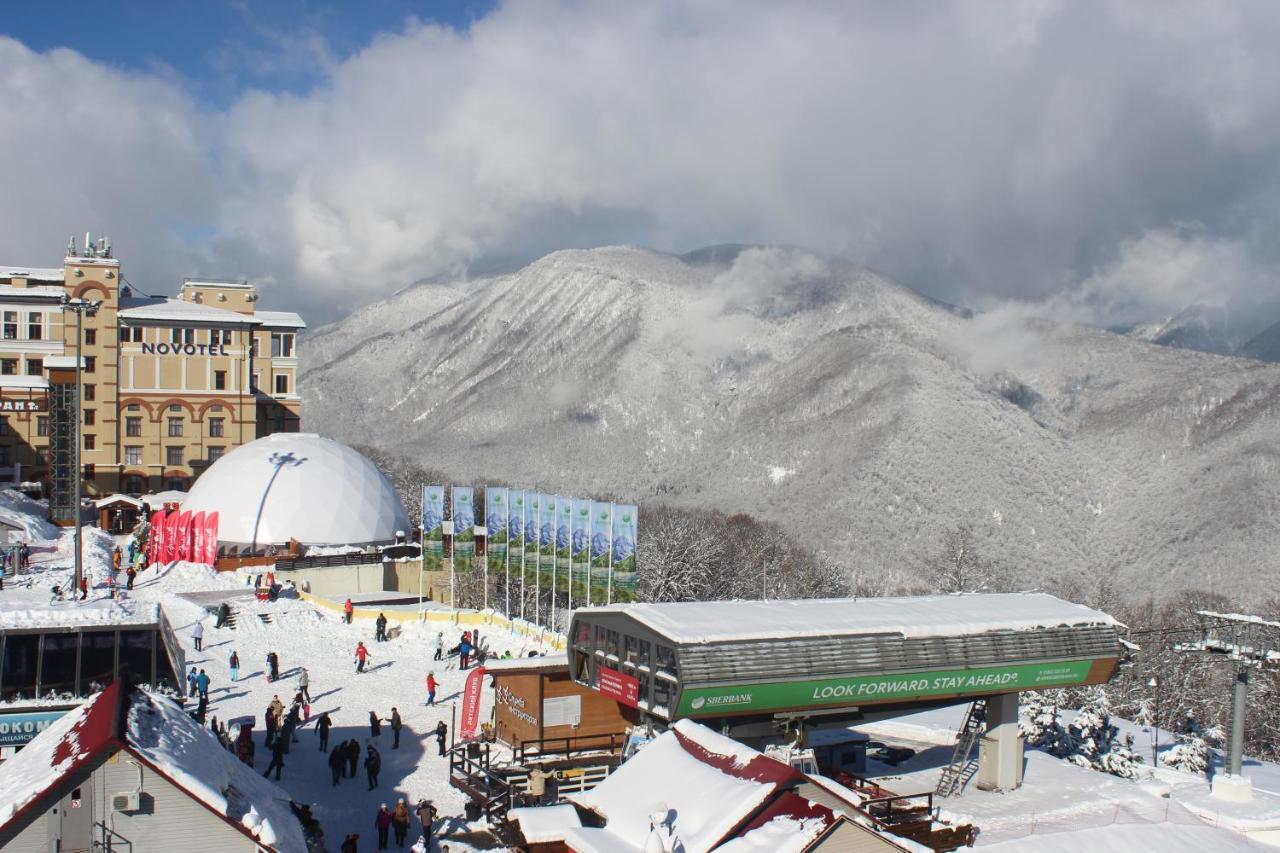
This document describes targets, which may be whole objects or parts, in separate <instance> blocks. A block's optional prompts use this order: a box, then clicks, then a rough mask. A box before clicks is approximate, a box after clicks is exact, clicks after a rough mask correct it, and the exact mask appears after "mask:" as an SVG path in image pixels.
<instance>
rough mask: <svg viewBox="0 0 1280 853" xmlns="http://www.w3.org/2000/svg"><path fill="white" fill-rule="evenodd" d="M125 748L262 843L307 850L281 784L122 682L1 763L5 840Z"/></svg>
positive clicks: (172, 706)
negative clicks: (66, 790) (129, 689)
mask: <svg viewBox="0 0 1280 853" xmlns="http://www.w3.org/2000/svg"><path fill="white" fill-rule="evenodd" d="M121 749H123V750H125V751H127V752H129V753H130V754H132V755H133V756H134V757H135V758H137V759H138V760H139V761H141V762H142V763H144V764H146V765H147V766H148V767H150V768H151V769H152V770H153V771H155V772H156V773H157V774H159V775H161V776H163V777H165V778H166V779H167V780H168V781H169V782H171V783H172V784H174V785H175V786H177V787H178V788H180V789H182V790H183V791H185V792H186V793H187V794H188V795H189V796H191V797H192V799H194V800H196V801H198V802H199V803H201V804H202V805H204V806H205V807H206V808H208V809H209V810H210V811H211V812H213V813H214V814H216V815H217V816H218V817H220V818H222V819H223V820H225V821H226V822H227V823H228V824H229V825H230V826H233V827H235V829H236V830H237V831H239V832H243V833H244V834H245V835H246V836H249V837H250V838H251V839H252V840H253V842H255V843H256V844H258V845H261V846H263V847H266V848H269V849H271V850H274V851H278V853H306V850H307V846H306V840H305V838H304V836H303V832H302V826H301V824H299V823H298V820H297V818H296V817H295V816H294V814H293V810H292V809H291V808H290V805H289V802H290V801H289V796H288V794H287V793H286V792H285V791H284V790H283V789H282V788H280V787H279V786H277V785H275V784H274V783H272V782H270V781H268V780H266V779H264V778H262V777H260V776H259V775H258V774H257V773H255V772H254V771H253V770H252V769H250V768H249V767H247V766H246V765H244V764H242V763H240V761H239V760H237V759H236V757H235V755H234V754H232V753H230V752H228V751H227V750H225V749H223V748H222V746H221V745H220V744H219V743H218V741H217V739H216V738H214V736H213V735H212V734H211V733H210V732H209V731H208V730H207V729H206V728H205V727H204V726H202V725H200V724H199V723H197V722H196V721H195V720H193V719H191V717H189V716H188V715H187V714H186V713H184V712H183V710H182V709H181V708H180V707H179V706H178V705H177V704H176V703H174V702H172V701H171V700H169V699H165V698H161V697H156V696H151V695H150V694H148V693H146V692H145V691H142V690H136V689H135V690H131V691H126V689H125V688H124V686H123V684H122V683H121V682H115V683H114V684H112V685H111V686H110V687H108V688H107V689H106V690H104V691H102V692H101V693H99V694H97V695H96V696H95V697H93V698H91V699H89V700H88V701H86V702H85V703H84V704H83V705H81V706H80V707H79V708H76V709H75V710H72V711H70V712H68V713H67V714H66V715H65V716H63V717H61V718H60V719H58V720H56V721H55V722H53V723H52V724H50V725H49V727H48V728H47V729H45V730H44V731H43V732H41V733H40V734H39V735H37V736H36V737H35V739H34V740H32V741H31V743H29V744H27V746H26V747H24V748H23V749H22V750H21V751H19V752H18V754H17V755H16V756H14V757H13V758H12V759H10V760H9V761H6V762H5V763H4V764H3V765H0V844H3V843H6V842H7V841H8V840H10V839H12V838H13V837H14V836H16V835H17V834H18V833H20V832H21V831H22V830H23V829H25V828H26V826H28V825H29V824H30V823H31V821H33V820H34V819H35V818H37V817H38V816H39V815H40V814H43V813H44V811H45V810H47V809H48V808H51V807H52V806H54V805H55V804H56V802H57V800H58V798H59V797H61V796H62V794H63V792H64V790H65V789H66V788H67V787H68V786H74V785H77V784H79V783H80V782H81V781H82V780H83V779H84V778H86V777H87V776H88V775H89V774H90V773H92V772H93V770H94V769H95V768H96V767H98V766H99V765H101V763H102V762H103V761H105V760H106V759H107V758H108V757H110V756H111V755H112V754H114V753H115V752H117V751H119V750H121Z"/></svg>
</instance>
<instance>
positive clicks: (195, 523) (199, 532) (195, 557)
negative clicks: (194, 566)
mask: <svg viewBox="0 0 1280 853" xmlns="http://www.w3.org/2000/svg"><path fill="white" fill-rule="evenodd" d="M187 559H188V560H190V561H191V562H193V563H203V562H204V513H203V512H197V513H195V514H194V515H192V516H191V554H190V555H188V557H187Z"/></svg>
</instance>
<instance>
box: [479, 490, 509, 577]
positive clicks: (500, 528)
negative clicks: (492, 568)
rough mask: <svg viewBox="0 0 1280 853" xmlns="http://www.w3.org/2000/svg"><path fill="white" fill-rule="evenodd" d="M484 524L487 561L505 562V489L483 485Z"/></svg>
mask: <svg viewBox="0 0 1280 853" xmlns="http://www.w3.org/2000/svg"><path fill="white" fill-rule="evenodd" d="M484 525H485V529H486V530H488V532H489V535H488V537H487V538H488V540H489V541H488V546H489V550H488V552H487V553H488V555H489V561H490V562H493V561H494V560H496V561H497V562H499V563H505V562H506V559H507V490H506V489H504V488H501V487H499V486H485V489H484Z"/></svg>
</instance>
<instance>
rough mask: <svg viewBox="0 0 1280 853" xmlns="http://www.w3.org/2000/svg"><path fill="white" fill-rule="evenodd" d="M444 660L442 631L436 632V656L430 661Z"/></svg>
mask: <svg viewBox="0 0 1280 853" xmlns="http://www.w3.org/2000/svg"><path fill="white" fill-rule="evenodd" d="M443 659H444V631H437V632H436V656H435V657H434V658H432V660H443Z"/></svg>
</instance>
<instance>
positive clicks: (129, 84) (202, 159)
mask: <svg viewBox="0 0 1280 853" xmlns="http://www.w3.org/2000/svg"><path fill="white" fill-rule="evenodd" d="M1278 36H1280V6H1276V5H1274V4H1263V3H1259V4H1247V3H1246V4H1239V3H1228V4H1212V3H1185V4H1183V3H1166V2H1150V3H1138V2H1127V0H1125V2H1120V0H1117V2H1114V3H1105V2H1099V3H1087V4H1086V3H1060V2H1028V3H1024V4H1004V5H994V6H993V5H992V4H989V3H980V2H973V3H952V4H941V3H928V4H914V3H898V4H879V3H865V4H862V3H850V4H828V3H788V4H777V3H766V2H758V3H748V2H745V0H744V2H722V3H715V2H713V3H703V4H683V3H675V2H670V3H662V2H659V3H588V4H584V3H576V2H567V0H566V2H522V3H514V4H510V5H506V6H503V7H501V8H499V9H498V10H496V11H495V12H494V13H492V14H491V15H490V16H488V17H487V18H485V19H483V20H481V21H479V22H478V23H476V24H475V25H474V26H473V27H472V28H471V29H470V30H469V31H467V32H464V33H458V32H454V31H451V30H448V29H443V28H437V27H429V26H421V25H417V24H411V25H410V27H409V28H408V29H407V30H406V31H404V32H402V33H398V34H388V35H384V36H382V37H379V38H378V39H376V40H374V41H373V42H372V43H371V44H370V45H368V47H367V48H366V49H364V50H363V51H361V52H359V53H357V54H355V55H353V56H351V57H348V58H346V59H342V60H334V59H332V58H331V57H327V56H326V58H325V63H324V65H325V68H326V69H328V77H327V81H326V83H325V85H323V86H321V87H319V88H317V89H316V90H314V91H312V92H310V93H308V94H306V95H301V96H298V95H282V94H273V93H267V92H252V93H246V94H244V95H243V96H242V97H240V98H239V100H237V101H236V102H235V103H234V104H232V105H231V106H230V107H229V108H228V109H226V110H223V111H211V110H209V109H201V108H199V107H197V106H195V105H194V104H193V102H192V101H191V100H190V98H189V97H188V96H187V95H186V94H185V93H184V91H183V90H182V89H181V88H180V84H179V83H177V82H174V81H171V80H166V79H160V78H150V77H144V76H138V75H125V74H121V73H119V72H116V71H112V70H109V69H106V68H104V67H102V66H100V65H97V64H94V63H91V62H88V61H86V60H84V59H82V58H80V57H76V56H74V55H71V54H67V53H65V52H62V53H52V54H44V55H36V54H32V53H30V52H27V51H25V49H23V48H21V47H20V46H18V45H16V44H15V43H13V42H4V43H0V59H2V60H3V61H2V62H0V105H2V106H3V107H4V108H5V113H6V114H7V115H9V116H11V117H12V116H17V115H21V116H24V117H25V116H30V117H31V119H30V120H26V119H24V123H27V124H32V123H36V124H37V125H38V126H37V127H36V128H35V129H34V131H33V132H32V131H29V132H26V133H18V134H13V133H8V134H5V135H3V136H2V137H0V178H2V179H3V180H4V185H5V186H6V187H7V188H12V191H17V192H20V193H22V194H23V195H24V196H28V197H30V196H33V195H36V196H39V199H38V200H37V201H36V202H35V203H33V204H32V205H31V206H29V207H14V206H9V207H8V208H7V213H6V214H5V219H4V220H0V224H3V225H4V228H0V252H2V253H3V254H0V258H3V259H4V260H6V261H8V260H13V261H14V262H17V263H36V262H44V260H45V259H46V258H47V257H48V255H49V254H50V253H52V252H55V251H56V248H57V247H59V246H61V242H62V240H63V239H64V235H65V234H66V233H70V232H71V231H75V230H79V231H83V230H84V229H85V228H87V227H93V228H101V229H105V230H107V231H108V232H110V233H112V234H113V236H114V237H116V244H117V246H118V247H119V250H120V252H121V253H122V254H124V255H125V256H126V261H132V264H133V267H131V268H138V267H140V268H142V269H144V270H146V271H147V273H148V277H149V278H152V277H154V278H156V279H163V278H165V277H173V278H172V280H173V281H174V282H175V283H176V276H177V275H178V274H180V273H181V272H190V271H192V268H193V267H194V268H198V269H197V271H200V272H222V273H224V274H229V275H240V274H243V275H250V276H256V277H259V278H261V279H263V280H264V281H265V282H267V283H268V284H269V287H268V297H267V298H268V301H269V302H276V303H284V304H294V305H300V304H302V298H303V297H302V296H301V294H300V292H302V291H305V292H306V300H307V303H308V310H309V312H310V313H312V314H313V315H314V314H320V315H322V316H325V315H328V316H332V314H333V313H334V312H337V311H339V310H342V309H344V308H348V307H351V306H353V305H356V304H359V303H361V302H364V301H367V300H368V299H370V298H373V297H374V296H376V295H379V294H382V293H385V292H387V291H389V290H391V289H394V288H396V287H399V286H402V285H403V284H405V283H407V282H408V281H412V280H414V279H417V278H420V277H425V276H431V275H436V274H440V273H442V272H445V271H450V270H457V269H465V268H467V267H474V268H480V269H483V268H485V267H488V266H492V265H493V264H497V263H502V262H509V261H511V260H523V259H528V258H529V257H532V256H536V255H537V254H540V253H542V252H545V251H549V250H551V249H555V248H561V247H565V246H582V245H598V244H602V243H610V242H637V243H643V244H647V245H651V246H654V247H656V248H660V249H668V250H676V251H683V250H687V249H690V248H694V247H696V246H698V245H703V244H708V243H717V242H764V243H791V244H799V245H805V246H808V247H811V248H814V249H818V250H821V251H826V252H830V253H836V254H843V255H845V256H848V257H849V258H851V259H853V260H856V261H858V262H861V263H866V264H868V265H870V266H873V267H875V268H877V269H881V270H883V271H885V272H887V273H889V274H890V275H893V276H895V277H897V278H900V279H902V280H903V281H904V282H906V283H908V284H913V285H916V286H920V287H923V288H925V289H927V290H930V291H931V292H933V293H935V294H937V295H940V296H943V297H944V298H951V299H953V300H956V301H966V302H974V303H981V302H982V301H983V300H988V301H995V300H1001V299H1007V298H1011V297H1016V298H1022V299H1026V300H1029V301H1033V302H1039V301H1041V300H1044V299H1046V298H1048V297H1050V296H1051V295H1052V294H1055V293H1061V292H1064V291H1067V292H1070V293H1072V294H1075V296H1073V297H1072V298H1073V299H1076V298H1078V297H1079V294H1081V293H1084V292H1089V293H1093V294H1094V295H1095V296H1096V297H1105V298H1104V299H1102V302H1104V303H1108V304H1111V305H1113V307H1116V308H1117V309H1120V308H1125V307H1126V305H1127V303H1123V301H1122V300H1117V299H1114V298H1112V296H1111V295H1110V288H1113V287H1116V286H1118V285H1116V282H1117V281H1118V279H1117V278H1116V277H1117V276H1119V277H1121V278H1125V279H1126V280H1130V279H1134V280H1136V279H1141V278H1142V276H1143V275H1148V277H1150V276H1155V277H1157V278H1161V279H1162V281H1163V278H1162V277H1163V276H1165V275H1170V276H1174V277H1178V276H1181V277H1182V280H1184V282H1185V281H1189V280H1190V279H1192V278H1198V277H1200V272H1196V271H1197V270H1203V269H1204V265H1205V264H1219V263H1225V264H1226V267H1225V268H1229V269H1231V270H1234V271H1235V272H1236V273H1238V276H1236V277H1231V278H1228V277H1227V276H1225V275H1223V276H1221V277H1220V280H1219V282H1218V283H1217V285H1216V286H1217V287H1219V288H1221V289H1222V290H1223V291H1224V292H1227V293H1230V294H1232V295H1233V296H1234V297H1235V298H1237V299H1241V298H1243V297H1244V296H1249V295H1250V294H1251V291H1250V288H1255V289H1256V288H1260V287H1261V288H1267V287H1274V285H1270V284H1268V280H1266V279H1265V278H1259V277H1258V276H1257V275H1254V274H1253V272H1252V271H1255V270H1258V269H1261V268H1265V267H1266V266H1267V265H1268V264H1270V263H1271V262H1272V259H1271V258H1268V257H1267V255H1268V253H1274V249H1272V248H1270V247H1272V246H1276V245H1280V240H1277V237H1278V236H1280V234H1277V232H1278V231H1280V225H1278V223H1280V216H1277V211H1278V210H1280V203H1277V202H1278V201H1280V192H1278V191H1277V187H1280V89H1277V87H1275V86H1274V83H1273V81H1274V80H1275V79H1277V78H1278V76H1280V52H1277V51H1275V50H1274V44H1275V43H1276V41H1277V37H1278ZM95 99H96V106H94V104H95ZM104 99H105V100H104ZM82 104H83V105H85V106H81V105H82ZM15 107H16V109H15ZM77 112H80V113H86V114H87V113H95V114H98V115H100V116H101V118H102V124H103V125H106V128H107V129H106V130H105V132H104V130H103V129H102V128H101V127H100V128H99V129H98V130H97V131H94V130H92V129H90V128H87V127H85V126H84V124H83V123H82V122H80V121H77V120H75V119H74V118H73V116H75V115H76V114H77ZM108 117H109V120H108ZM108 165H109V166H110V169H109V170H107V171H109V176H107V175H105V174H104V170H105V167H106V166H108ZM99 186H100V187H101V191H99V189H98V188H99ZM175 222H176V223H179V225H178V226H175V225H174V223H175ZM1186 222H1195V223H1198V225H1197V228H1196V234H1197V236H1195V237H1193V238H1190V239H1187V238H1186V237H1185V234H1184V231H1185V229H1184V228H1183V226H1182V225H1181V223H1186ZM209 233H212V234H213V235H214V236H213V237H208V236H207V235H208V234H209ZM1179 234H1182V235H1183V236H1181V237H1177V238H1176V239H1177V240H1181V241H1183V242H1185V243H1187V246H1186V247H1185V248H1183V249H1170V250H1168V251H1166V252H1165V253H1164V255H1161V249H1160V240H1161V239H1163V238H1161V236H1160V235H1179ZM1212 247H1218V248H1216V249H1214V248H1212ZM1195 256H1198V257H1200V258H1201V260H1198V261H1197V260H1195V259H1194V257H1195ZM1161 257H1163V258H1164V259H1163V260H1160V258H1161ZM1125 258H1128V260H1127V261H1126V260H1125ZM1117 259H1119V260H1117ZM1126 264H1128V266H1126ZM1139 267H1141V268H1142V269H1143V270H1145V271H1146V272H1145V273H1139V272H1137V270H1138V268H1139ZM1082 281H1084V282H1087V283H1086V284H1085V285H1084V287H1083V288H1081V287H1080V285H1079V283H1080V282H1082ZM1152 284H1153V283H1152V282H1150V281H1148V285H1152ZM1125 286H1127V285H1125ZM1160 286H1161V287H1163V286H1164V285H1163V283H1161V285H1160ZM1198 287H1199V285H1195V286H1193V285H1190V284H1184V285H1176V286H1175V285H1170V286H1169V287H1166V288H1165V289H1166V290H1167V291H1168V295H1169V296H1170V298H1172V297H1173V296H1180V295H1181V294H1182V293H1183V292H1198V290H1197V288H1198ZM1149 291H1150V286H1148V287H1147V291H1144V292H1149ZM1122 303H1123V304H1122ZM1135 304H1136V303H1135Z"/></svg>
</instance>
